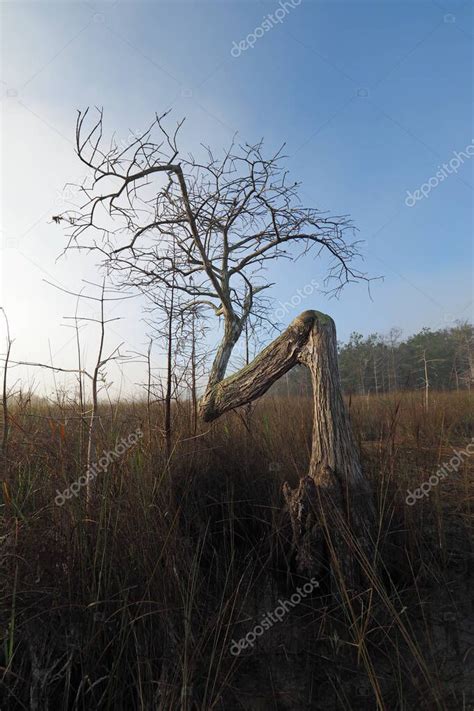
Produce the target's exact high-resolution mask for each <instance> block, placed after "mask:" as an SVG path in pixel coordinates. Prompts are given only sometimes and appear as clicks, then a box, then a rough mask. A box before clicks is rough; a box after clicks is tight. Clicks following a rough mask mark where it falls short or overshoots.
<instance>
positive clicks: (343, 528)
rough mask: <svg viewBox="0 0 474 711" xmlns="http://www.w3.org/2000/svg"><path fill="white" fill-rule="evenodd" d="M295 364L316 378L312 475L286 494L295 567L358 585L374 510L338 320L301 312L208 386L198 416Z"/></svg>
mask: <svg viewBox="0 0 474 711" xmlns="http://www.w3.org/2000/svg"><path fill="white" fill-rule="evenodd" d="M298 363H300V364H303V365H305V366H306V367H308V368H309V370H310V372H311V379H312V384H313V402H314V420H313V439H312V451H311V461H310V466H309V472H308V474H307V476H305V477H303V478H302V479H301V480H300V483H299V486H298V487H297V488H296V489H294V490H292V489H291V488H290V487H289V485H288V484H285V485H284V490H283V493H284V496H285V499H286V503H287V507H288V512H289V515H290V518H291V523H292V529H293V546H294V551H295V554H296V560H297V566H298V569H299V571H300V572H301V573H302V574H305V575H308V576H310V577H311V576H313V575H319V574H320V573H321V571H322V568H323V567H326V566H328V567H329V568H330V570H331V573H332V575H333V576H339V577H342V578H343V579H344V581H345V584H346V585H348V586H356V585H357V583H358V580H359V578H360V573H361V570H362V569H363V568H364V567H366V566H367V565H368V564H370V563H371V562H372V542H371V541H372V535H373V527H374V509H373V501H372V494H371V488H370V485H369V482H368V481H367V479H366V478H365V476H364V474H363V472H362V468H361V465H360V460H359V454H358V451H357V446H356V443H355V441H354V438H353V435H352V430H351V427H350V423H349V419H348V416H347V413H346V409H345V406H344V401H343V398H342V392H341V386H340V382H339V371H338V365H337V346H336V329H335V326H334V322H333V320H332V319H331V318H330V317H329V316H326V315H325V314H322V313H320V312H318V311H305V312H303V313H302V314H300V315H299V316H298V317H297V318H296V319H295V320H294V321H293V322H292V323H291V324H290V326H289V327H288V328H287V329H286V331H285V332H284V333H282V334H281V336H279V337H278V338H277V339H276V340H275V341H273V343H271V344H270V345H269V346H267V348H265V350H263V351H262V353H260V355H259V356H257V358H255V359H254V360H253V361H252V362H251V363H249V364H248V365H247V366H246V367H244V368H242V369H241V370H240V371H238V372H237V373H235V374H234V375H232V376H230V377H228V378H226V379H225V380H221V381H220V382H217V383H215V381H214V383H212V384H211V383H210V385H209V387H208V389H207V391H206V393H205V394H204V397H203V398H202V400H201V403H200V412H201V416H202V417H203V419H204V420H206V421H211V420H214V419H216V418H217V417H219V416H220V415H222V414H223V413H224V412H227V411H228V410H231V409H234V408H236V407H239V406H241V405H244V404H245V403H248V402H251V401H252V400H255V399H256V398H258V397H260V396H261V395H263V393H265V392H266V391H267V390H268V389H269V387H270V386H271V385H272V384H273V383H274V382H276V380H278V379H279V378H280V377H281V376H282V375H284V374H285V373H286V372H288V371H289V370H290V369H291V368H292V367H293V366H295V365H296V364H298Z"/></svg>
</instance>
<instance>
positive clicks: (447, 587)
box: [0, 391, 474, 711]
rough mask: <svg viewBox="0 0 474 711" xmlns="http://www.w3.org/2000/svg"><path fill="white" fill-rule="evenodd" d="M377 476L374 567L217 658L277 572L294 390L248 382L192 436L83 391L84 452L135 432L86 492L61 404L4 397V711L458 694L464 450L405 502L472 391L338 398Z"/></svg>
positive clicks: (465, 435)
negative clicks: (248, 387)
mask: <svg viewBox="0 0 474 711" xmlns="http://www.w3.org/2000/svg"><path fill="white" fill-rule="evenodd" d="M347 404H348V408H349V411H350V414H351V418H352V423H353V427H354V430H355V433H356V437H357V440H358V442H359V445H360V449H361V452H362V459H363V464H364V467H365V470H366V471H367V472H368V473H369V475H370V477H371V479H372V481H373V482H374V486H375V490H376V496H377V502H376V504H377V516H378V541H377V548H378V554H379V556H378V566H377V569H376V571H375V570H373V571H371V572H370V574H369V581H370V584H368V585H367V589H366V590H363V591H360V592H358V593H357V594H355V593H354V594H351V593H350V592H349V591H347V590H346V588H345V587H344V584H343V581H341V586H340V591H339V595H337V596H336V599H335V598H334V596H331V595H329V591H328V584H327V581H326V580H325V579H321V581H319V587H318V589H317V590H316V591H313V592H312V593H311V594H309V595H307V596H306V597H304V599H302V600H301V601H300V602H299V604H298V605H297V606H295V607H294V608H292V609H290V611H289V612H288V613H287V614H285V615H284V617H283V619H282V620H281V622H277V623H275V624H273V625H272V626H271V628H270V629H268V630H267V631H265V633H264V634H261V635H260V636H258V637H257V639H256V641H255V643H254V646H253V647H248V648H247V649H246V650H244V651H242V652H241V654H240V655H238V656H234V655H233V654H231V651H230V647H231V643H232V640H239V639H240V638H241V637H243V636H244V635H246V634H247V633H248V632H249V631H251V630H252V629H253V628H254V627H255V625H257V624H258V623H259V621H260V620H261V619H262V617H263V616H264V615H265V614H266V613H267V612H271V611H272V610H274V609H275V608H276V606H277V605H278V604H279V600H283V601H284V600H286V599H288V598H289V597H291V595H292V594H293V593H294V591H295V589H296V587H297V586H298V585H299V584H301V583H302V582H303V583H304V582H305V581H298V580H297V579H296V576H295V573H294V569H293V565H292V559H291V555H289V551H290V549H291V545H290V542H289V541H290V532H289V530H288V521H287V518H286V514H285V511H284V509H283V497H282V493H281V489H282V484H283V482H284V481H285V480H287V481H289V482H290V483H292V484H296V482H297V481H298V478H299V476H301V475H302V474H304V473H305V470H306V468H307V466H308V462H309V456H310V446H311V430H310V419H311V418H310V411H311V406H310V402H309V401H308V400H307V399H306V398H304V397H301V398H297V397H294V398H290V399H288V398H283V397H267V398H264V399H263V400H262V401H260V402H259V403H258V404H257V405H256V406H255V407H254V408H252V410H251V411H249V410H242V411H241V412H240V413H237V412H235V413H230V414H229V415H227V416H225V417H223V418H222V419H221V420H219V421H218V422H217V423H216V424H215V425H212V426H203V425H202V426H201V428H200V430H199V431H198V432H197V434H196V435H193V433H192V429H191V416H190V411H189V406H188V404H187V403H177V404H176V405H175V408H174V412H173V427H174V432H173V442H174V446H173V451H172V454H171V456H170V458H169V459H167V457H166V456H165V454H164V449H163V436H162V412H161V410H160V407H159V406H158V405H157V406H152V407H151V409H149V410H148V409H147V407H146V404H144V403H138V402H135V403H133V402H132V403H125V402H122V403H120V404H111V405H107V406H106V405H102V411H101V432H100V442H99V451H100V452H102V450H104V451H108V450H113V449H114V446H115V443H116V441H117V440H118V439H120V438H121V437H122V436H128V435H129V434H130V433H131V432H133V431H135V430H136V429H137V427H140V429H141V431H142V432H143V437H142V438H141V439H140V440H139V441H138V443H137V444H135V445H134V446H133V447H131V448H129V449H128V450H127V451H126V452H125V453H124V454H122V456H120V457H119V458H117V460H116V461H115V462H113V463H112V464H110V466H109V467H108V469H107V471H106V472H105V473H102V474H99V476H98V477H97V480H96V482H95V483H94V486H93V489H92V491H93V495H92V498H91V500H90V502H89V504H88V505H87V502H86V496H85V489H81V491H80V492H79V494H78V496H77V497H73V498H72V499H71V500H66V501H65V503H64V505H62V506H57V505H56V504H55V502H54V499H55V496H56V495H57V490H59V491H63V490H64V489H66V487H67V486H69V485H70V484H71V483H72V482H74V481H75V480H76V479H77V478H78V477H79V476H80V474H82V473H83V472H84V465H85V456H86V455H85V447H86V439H87V432H86V425H87V423H86V422H84V421H82V419H81V417H80V416H79V415H78V410H77V407H76V406H75V405H74V403H70V402H66V401H64V402H60V403H55V404H50V403H47V402H46V401H40V400H33V401H30V400H29V399H28V398H25V397H23V398H20V399H19V400H17V401H16V402H15V403H12V405H11V414H10V421H11V433H10V441H9V449H8V458H7V462H6V464H5V472H4V473H3V475H2V484H3V486H2V506H1V531H0V535H1V540H2V547H1V579H0V582H1V604H0V621H1V631H2V651H1V657H0V674H1V676H0V679H1V685H0V708H2V709H38V710H40V711H43V710H45V709H50V710H51V711H56V710H57V709H58V710H60V709H78V710H81V711H82V710H84V711H85V710H86V709H87V710H89V709H127V710H130V711H131V710H133V709H137V710H138V709H140V710H143V711H145V710H146V711H148V710H151V709H159V710H160V711H165V710H166V711H175V710H177V709H179V710H183V711H194V710H197V709H199V710H202V711H205V710H208V709H215V710H216V711H217V710H221V709H222V710H224V709H225V710H226V711H227V710H228V709H231V710H233V709H236V710H237V709H242V710H247V709H252V710H253V709H255V710H258V711H260V710H261V711H267V710H268V711H286V710H291V711H293V709H295V710H296V709H298V710H300V709H301V711H305V710H309V709H321V710H322V709H356V710H357V709H361V710H362V709H364V710H366V709H387V710H389V711H394V710H396V709H400V710H402V709H403V710H408V709H430V710H431V709H453V710H454V709H456V710H458V709H466V711H467V710H468V709H473V708H474V622H473V612H474V610H473V599H472V591H471V589H472V558H473V547H472V537H471V531H472V507H473V504H474V498H473V495H474V488H473V479H474V478H473V471H474V466H473V463H474V457H471V459H469V458H468V457H466V458H465V459H464V460H463V462H462V464H461V465H460V466H459V467H458V468H457V471H453V472H452V473H450V474H449V475H448V476H447V477H446V478H445V479H443V480H441V481H440V482H439V483H438V484H437V485H436V486H433V488H432V489H431V491H430V493H429V495H428V496H426V497H424V498H423V499H421V500H418V501H416V504H415V505H413V506H409V505H407V504H406V503H405V497H406V495H407V494H406V492H407V489H410V490H414V489H416V488H418V487H419V486H420V485H421V484H422V483H423V482H426V481H427V480H428V479H429V477H430V476H431V475H433V474H434V472H435V471H436V470H437V467H438V466H439V465H440V464H442V463H444V462H449V460H450V459H451V458H452V457H453V449H457V450H464V449H465V448H466V446H467V445H468V444H469V442H470V441H471V438H472V437H473V435H474V427H473V407H472V404H473V403H472V398H471V397H470V394H469V393H468V392H466V391H464V392H438V393H437V392H433V393H432V394H431V400H430V406H429V409H428V411H426V410H425V408H424V406H423V396H422V394H421V393H420V392H403V393H392V394H390V395H380V396H370V397H361V396H358V397H352V398H350V399H348V400H347Z"/></svg>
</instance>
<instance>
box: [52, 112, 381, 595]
mask: <svg viewBox="0 0 474 711" xmlns="http://www.w3.org/2000/svg"><path fill="white" fill-rule="evenodd" d="M88 117H89V114H88V111H85V112H79V115H78V120H77V126H76V147H77V153H78V156H79V158H80V159H81V161H82V162H83V163H84V164H85V165H86V166H87V167H88V168H89V169H90V171H91V174H92V178H91V181H90V183H89V184H87V185H83V186H82V187H81V190H82V191H83V193H84V197H85V201H84V205H83V207H82V208H81V209H80V210H74V211H69V212H66V213H64V214H63V215H61V216H57V217H58V219H57V221H59V222H62V221H65V222H66V224H67V225H68V227H69V229H68V237H69V238H68V242H67V248H77V249H89V250H90V249H92V250H97V251H98V253H99V254H100V255H101V256H102V264H103V266H104V267H105V268H106V269H107V271H108V273H109V274H111V275H114V277H115V279H116V283H117V284H118V285H119V286H124V287H127V288H129V287H130V286H133V287H135V288H137V289H139V290H143V291H146V292H148V293H151V292H153V291H158V292H162V291H163V290H164V289H173V290H175V291H176V292H181V293H183V294H184V296H185V301H186V303H185V304H184V306H188V307H191V306H193V305H199V306H201V307H203V306H207V307H208V308H210V309H212V310H213V311H214V313H215V314H216V315H217V316H219V317H220V318H221V319H222V322H223V323H222V329H223V333H222V340H221V342H220V345H219V347H218V349H217V352H216V355H215V358H214V362H213V364H212V367H211V370H210V374H209V379H208V384H207V388H206V392H205V395H204V397H203V398H202V401H201V404H200V412H201V414H202V417H203V418H204V419H206V420H213V419H216V418H217V417H219V416H220V415H221V414H223V413H224V412H226V411H228V410H231V409H233V408H235V407H239V406H241V405H244V404H245V403H249V402H251V401H252V400H255V399H256V398H258V397H259V396H260V395H262V394H263V393H264V392H265V391H266V390H267V389H268V387H269V386H270V385H271V384H272V383H273V382H275V381H276V380H277V379H278V378H280V377H281V376H282V375H283V374H284V373H286V372H287V371H288V370H289V369H290V368H291V367H293V366H294V365H296V364H297V363H303V364H304V365H306V366H307V367H308V368H309V369H310V371H311V376H312V380H313V390H314V431H313V446H312V458H311V465H310V470H309V473H308V476H306V477H304V478H303V479H302V481H301V483H300V486H299V488H298V489H297V490H296V491H294V492H292V491H290V489H289V488H288V487H285V496H286V499H287V503H288V508H289V511H290V514H291V518H292V523H293V530H294V545H295V547H296V551H297V557H298V563H299V567H300V568H301V570H304V571H305V572H311V573H314V572H315V571H316V572H317V571H318V569H319V565H320V564H321V559H322V558H323V557H324V556H326V558H328V557H329V559H330V562H331V563H332V568H333V570H336V569H337V568H338V566H339V568H341V569H343V570H344V571H345V573H347V576H348V579H349V580H350V582H354V580H355V573H354V572H353V568H354V566H353V559H354V560H355V559H356V558H359V560H360V561H362V564H364V561H366V557H367V554H368V553H370V550H371V546H370V538H371V530H372V527H373V511H372V504H371V499H370V491H369V484H368V482H367V480H366V479H365V477H364V475H363V472H362V470H361V467H360V463H359V457H358V453H357V449H356V446H355V443H354V440H353V437H352V435H351V430H350V425H349V422H348V419H347V415H346V413H345V409H344V404H343V400H342V395H341V390H340V385H339V378H338V371H337V357H336V335H335V328H334V324H333V322H332V320H331V319H330V318H329V317H328V316H325V315H323V314H320V313H319V312H316V311H306V312H304V313H303V314H302V315H301V316H300V317H298V318H297V319H295V320H294V321H293V323H292V324H291V325H290V326H289V328H288V329H287V330H286V331H285V332H284V333H283V334H282V335H281V336H280V337H279V338H277V339H276V340H275V341H274V342H273V343H272V344H270V345H269V346H268V347H267V348H266V349H265V350H264V351H263V352H262V353H261V354H260V355H259V356H258V357H257V358H256V359H255V360H253V361H252V362H251V363H249V364H248V365H247V366H245V367H244V368H243V369H242V370H240V371H239V372H238V373H236V374H234V375H232V376H230V377H228V378H225V375H226V370H227V367H228V364H229V359H230V357H231V354H232V350H233V348H234V346H235V345H236V343H237V341H238V340H239V338H240V336H241V334H242V332H243V329H244V327H245V324H246V323H247V321H248V319H249V317H250V316H251V315H252V314H253V313H255V309H256V308H257V306H258V303H259V301H260V299H261V295H262V291H263V290H265V289H267V288H268V287H269V286H271V285H270V284H269V282H268V280H267V279H266V278H265V270H264V269H262V267H266V266H267V265H268V264H269V263H270V262H271V261H273V260H275V259H279V258H282V259H284V258H287V259H295V258H297V257H298V256H301V255H306V254H308V253H310V252H315V253H316V255H317V256H319V255H320V254H321V253H325V254H326V255H327V256H328V258H329V260H330V261H329V265H328V273H327V279H326V280H325V285H326V288H327V291H329V292H331V293H338V292H339V291H340V289H342V287H343V286H344V285H345V284H346V283H347V282H349V281H357V280H360V279H366V276H365V275H364V274H363V273H361V272H359V271H357V270H356V269H355V268H354V266H353V262H354V259H355V258H356V257H357V256H358V254H359V252H358V243H357V242H356V241H353V238H352V241H351V236H352V230H353V228H352V225H351V223H350V221H349V220H348V219H347V218H346V217H345V216H328V215H327V214H324V213H322V212H320V211H319V210H317V209H314V208H306V207H303V206H302V205H301V202H300V201H299V198H298V184H297V183H292V182H289V180H288V174H287V171H286V170H285V169H284V167H283V165H282V162H283V158H284V156H283V154H282V150H281V149H280V150H279V151H277V152H276V153H275V154H273V155H270V156H269V157H267V156H265V155H264V153H263V143H262V142H259V143H257V144H255V145H249V144H244V145H235V144H232V145H231V146H230V148H229V150H227V151H226V152H225V153H224V154H223V156H222V157H220V158H217V157H216V156H215V155H214V154H213V153H212V152H211V150H210V149H204V154H203V156H202V157H201V158H195V157H193V156H187V157H186V156H182V155H181V154H180V151H179V148H178V143H177V140H178V135H179V128H180V126H181V124H178V125H177V126H176V128H175V129H174V130H173V131H170V130H168V129H167V128H166V125H165V124H166V121H165V116H156V118H155V120H154V121H153V123H152V124H151V125H150V127H149V128H148V129H147V130H146V131H145V132H144V133H143V134H141V135H138V136H137V138H136V140H135V141H134V142H133V143H132V144H131V145H129V146H127V147H126V148H125V149H121V148H120V147H118V146H117V145H115V144H114V143H113V142H112V144H108V145H107V144H105V143H104V139H103V117H102V113H101V112H99V115H98V117H97V120H94V121H93V122H92V124H91V125H88ZM348 236H349V239H348ZM171 253H172V255H173V256H172V258H171V257H170V254H171ZM352 554H353V557H351V556H352Z"/></svg>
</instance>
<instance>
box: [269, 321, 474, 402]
mask: <svg viewBox="0 0 474 711" xmlns="http://www.w3.org/2000/svg"><path fill="white" fill-rule="evenodd" d="M401 336H402V332H401V331H400V330H399V329H396V328H393V329H392V330H391V331H390V332H389V333H388V334H387V335H381V334H379V333H372V334H371V335H370V336H367V337H366V338H364V336H363V335H362V334H361V333H356V332H354V333H352V334H351V336H350V338H349V341H348V342H347V343H340V344H339V369H340V375H341V380H342V385H343V388H344V391H345V392H346V393H358V394H363V395H364V394H367V393H382V392H390V391H392V390H401V389H402V390H403V389H416V388H426V387H427V386H428V387H429V388H433V389H435V390H460V389H470V387H471V385H473V383H474V361H473V344H474V329H473V326H472V325H471V324H469V323H460V322H458V323H457V325H456V326H453V327H451V328H443V329H440V330H438V331H432V330H431V329H429V328H423V329H422V330H421V331H420V332H419V333H416V334H414V335H413V336H410V337H408V338H406V339H402V337H401ZM307 387H310V381H309V374H308V372H307V370H306V368H295V369H293V370H292V371H290V373H289V374H288V376H287V377H286V378H283V379H282V380H281V381H280V382H279V383H277V390H278V391H279V392H288V393H296V392H301V390H302V389H305V388H307Z"/></svg>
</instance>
